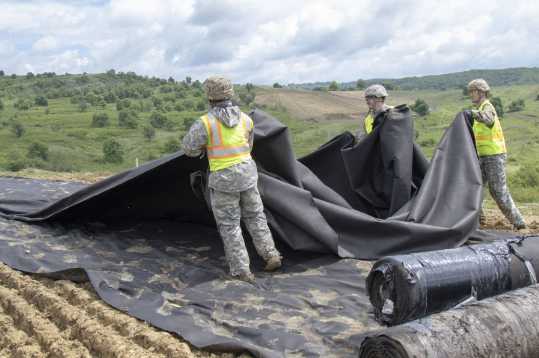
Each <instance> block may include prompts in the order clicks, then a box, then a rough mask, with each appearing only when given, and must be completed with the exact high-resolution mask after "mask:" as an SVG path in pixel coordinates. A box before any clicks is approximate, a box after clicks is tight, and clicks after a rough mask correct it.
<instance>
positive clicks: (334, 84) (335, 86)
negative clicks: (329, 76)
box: [328, 81, 339, 91]
mask: <svg viewBox="0 0 539 358" xmlns="http://www.w3.org/2000/svg"><path fill="white" fill-rule="evenodd" d="M328 90H330V91H338V90H339V84H338V83H337V82H336V81H332V82H331V83H330V84H329V87H328Z"/></svg>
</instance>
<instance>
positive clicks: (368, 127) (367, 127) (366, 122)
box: [363, 111, 374, 134]
mask: <svg viewBox="0 0 539 358" xmlns="http://www.w3.org/2000/svg"><path fill="white" fill-rule="evenodd" d="M363 125H364V126H365V133H367V134H370V133H371V132H372V126H373V125H374V118H373V116H372V111H369V113H367V117H365V120H364V121H363Z"/></svg>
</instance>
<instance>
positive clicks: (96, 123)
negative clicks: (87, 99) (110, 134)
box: [92, 112, 109, 128]
mask: <svg viewBox="0 0 539 358" xmlns="http://www.w3.org/2000/svg"><path fill="white" fill-rule="evenodd" d="M108 125H109V116H108V114H106V113H104V112H102V113H94V115H93V117H92V127H94V128H103V127H106V126H108Z"/></svg>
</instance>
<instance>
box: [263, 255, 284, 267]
mask: <svg viewBox="0 0 539 358" xmlns="http://www.w3.org/2000/svg"><path fill="white" fill-rule="evenodd" d="M279 267H281V256H272V257H270V258H269V260H268V261H266V267H264V271H275V270H277V269H278V268H279Z"/></svg>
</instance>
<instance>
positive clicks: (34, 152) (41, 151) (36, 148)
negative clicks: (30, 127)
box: [26, 143, 49, 161]
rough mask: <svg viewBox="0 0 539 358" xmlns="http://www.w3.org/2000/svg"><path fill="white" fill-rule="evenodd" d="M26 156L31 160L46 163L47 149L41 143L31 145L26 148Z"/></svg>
mask: <svg viewBox="0 0 539 358" xmlns="http://www.w3.org/2000/svg"><path fill="white" fill-rule="evenodd" d="M26 156H27V157H28V158H31V159H42V160H45V161H46V160H47V159H49V148H48V147H47V146H46V145H44V144H41V143H32V144H30V147H28V153H26Z"/></svg>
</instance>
